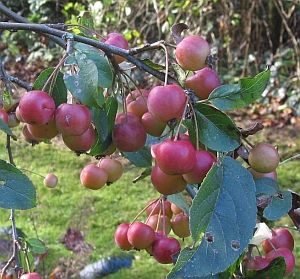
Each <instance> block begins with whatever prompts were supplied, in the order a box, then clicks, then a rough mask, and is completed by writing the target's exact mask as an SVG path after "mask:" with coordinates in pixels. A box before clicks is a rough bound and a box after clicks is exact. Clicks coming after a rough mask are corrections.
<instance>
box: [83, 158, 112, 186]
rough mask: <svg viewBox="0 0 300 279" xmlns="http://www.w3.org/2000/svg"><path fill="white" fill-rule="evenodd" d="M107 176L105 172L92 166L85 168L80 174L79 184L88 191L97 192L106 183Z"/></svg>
mask: <svg viewBox="0 0 300 279" xmlns="http://www.w3.org/2000/svg"><path fill="white" fill-rule="evenodd" d="M107 178H108V174H107V172H106V170H104V169H101V168H99V167H97V166H96V165H94V164H89V165H87V166H85V167H84V168H83V169H82V171H81V173H80V182H81V184H82V185H83V186H84V187H86V188H89V189H92V190H98V189H100V188H102V187H103V186H104V185H105V183H106V182H107Z"/></svg>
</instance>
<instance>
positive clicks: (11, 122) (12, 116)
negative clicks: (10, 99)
mask: <svg viewBox="0 0 300 279" xmlns="http://www.w3.org/2000/svg"><path fill="white" fill-rule="evenodd" d="M19 124H20V120H19V119H18V118H17V116H16V113H15V112H10V113H8V121H7V125H8V127H10V128H13V127H17V126H19Z"/></svg>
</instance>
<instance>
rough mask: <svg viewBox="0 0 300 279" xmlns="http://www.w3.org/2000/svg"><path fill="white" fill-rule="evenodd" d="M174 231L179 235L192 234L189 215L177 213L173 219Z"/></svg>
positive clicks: (182, 236) (186, 235)
mask: <svg viewBox="0 0 300 279" xmlns="http://www.w3.org/2000/svg"><path fill="white" fill-rule="evenodd" d="M171 224H172V231H173V232H174V234H176V235H177V236H178V237H181V238H184V237H188V236H190V234H191V233H190V229H189V224H190V221H189V216H188V215H187V214H185V213H183V212H182V213H178V214H176V215H175V216H174V217H173V218H172V220H171Z"/></svg>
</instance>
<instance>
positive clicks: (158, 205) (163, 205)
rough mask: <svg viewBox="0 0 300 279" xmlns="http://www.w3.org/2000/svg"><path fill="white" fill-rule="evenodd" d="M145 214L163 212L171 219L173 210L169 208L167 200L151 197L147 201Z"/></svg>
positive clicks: (169, 204)
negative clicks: (151, 198)
mask: <svg viewBox="0 0 300 279" xmlns="http://www.w3.org/2000/svg"><path fill="white" fill-rule="evenodd" d="M146 214H147V216H149V215H150V214H151V215H154V214H164V215H166V216H168V217H169V218H170V219H171V218H172V215H173V212H172V210H171V203H170V202H169V201H168V200H164V201H161V200H158V199H153V200H151V201H150V202H149V203H148V207H147V208H146Z"/></svg>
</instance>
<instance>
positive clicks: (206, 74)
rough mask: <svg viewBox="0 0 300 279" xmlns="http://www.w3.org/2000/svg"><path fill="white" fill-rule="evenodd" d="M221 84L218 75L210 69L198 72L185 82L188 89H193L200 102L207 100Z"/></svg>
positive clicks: (205, 68)
mask: <svg viewBox="0 0 300 279" xmlns="http://www.w3.org/2000/svg"><path fill="white" fill-rule="evenodd" d="M220 84H221V83H220V79H219V76H218V74H217V73H216V72H215V71H214V70H213V69H211V68H209V67H204V68H203V69H201V70H199V71H196V72H195V73H194V74H192V75H190V76H189V77H188V78H187V79H186V81H185V85H186V87H187V88H189V89H192V90H193V92H194V94H195V95H196V96H197V97H198V98H199V99H200V100H204V99H207V98H208V96H209V94H210V93H211V92H212V91H213V90H214V89H215V88H217V87H219V86H220Z"/></svg>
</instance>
